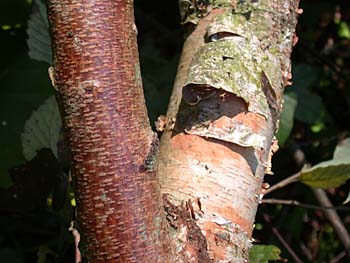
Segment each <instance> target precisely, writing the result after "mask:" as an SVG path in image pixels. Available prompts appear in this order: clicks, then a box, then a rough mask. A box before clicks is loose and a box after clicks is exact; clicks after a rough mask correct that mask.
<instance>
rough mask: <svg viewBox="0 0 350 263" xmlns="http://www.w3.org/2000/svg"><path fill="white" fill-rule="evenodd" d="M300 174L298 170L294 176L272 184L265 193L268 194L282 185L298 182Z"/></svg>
mask: <svg viewBox="0 0 350 263" xmlns="http://www.w3.org/2000/svg"><path fill="white" fill-rule="evenodd" d="M299 176H300V172H297V173H296V174H293V175H292V176H289V177H287V178H286V179H284V180H282V181H280V182H278V183H277V184H274V185H273V186H271V187H270V188H269V189H267V190H266V192H265V194H264V195H267V194H269V193H271V192H273V191H275V190H277V189H280V188H282V187H285V186H286V185H288V184H291V183H294V182H297V181H298V179H299Z"/></svg>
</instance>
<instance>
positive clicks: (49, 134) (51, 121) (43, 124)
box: [21, 96, 61, 160]
mask: <svg viewBox="0 0 350 263" xmlns="http://www.w3.org/2000/svg"><path fill="white" fill-rule="evenodd" d="M60 129H61V119H60V113H59V111H58V106H57V103H56V100H55V97H54V96H50V97H49V98H48V99H47V100H46V101H45V102H44V104H42V105H41V106H40V107H39V108H38V110H36V111H34V112H33V113H32V115H31V116H30V118H29V119H28V120H27V121H26V123H25V125H24V131H23V133H22V135H21V141H22V149H23V155H24V157H25V158H26V159H27V160H31V159H32V158H34V157H35V156H36V154H37V151H39V150H40V149H42V148H50V149H51V150H52V152H53V153H54V154H55V156H56V157H57V142H58V141H59V134H60Z"/></svg>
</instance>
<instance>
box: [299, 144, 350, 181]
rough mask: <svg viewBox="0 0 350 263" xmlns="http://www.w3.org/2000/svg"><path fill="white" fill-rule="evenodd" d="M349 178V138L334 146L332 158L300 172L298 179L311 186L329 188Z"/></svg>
mask: <svg viewBox="0 0 350 263" xmlns="http://www.w3.org/2000/svg"><path fill="white" fill-rule="evenodd" d="M349 178H350V138H347V139H345V140H344V141H342V142H341V143H339V144H338V146H337V147H336V148H335V151H334V154H333V159H332V160H329V161H325V162H321V163H319V164H317V165H315V166H313V167H311V168H309V169H306V170H304V171H302V172H301V175H300V178H299V179H300V181H301V182H302V183H304V184H307V185H309V186H312V187H318V188H331V187H337V186H339V185H341V184H344V183H345V182H346V180H348V179H349Z"/></svg>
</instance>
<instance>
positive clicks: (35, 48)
mask: <svg viewBox="0 0 350 263" xmlns="http://www.w3.org/2000/svg"><path fill="white" fill-rule="evenodd" d="M27 34H28V39H27V44H28V46H29V56H30V58H32V59H36V60H39V61H44V62H47V63H49V64H51V62H52V51H51V39H50V35H49V23H48V20H47V14H46V6H45V4H44V3H43V1H42V0H35V1H34V5H33V12H32V14H31V16H30V19H29V21H28V29H27Z"/></svg>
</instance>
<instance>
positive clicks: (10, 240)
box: [0, 0, 350, 263]
mask: <svg viewBox="0 0 350 263" xmlns="http://www.w3.org/2000/svg"><path fill="white" fill-rule="evenodd" d="M301 7H302V8H303V9H304V13H303V14H302V15H301V16H300V19H299V24H298V36H299V43H298V44H297V46H296V47H295V49H294V52H293V85H292V87H287V88H286V94H287V95H288V96H290V98H292V100H294V101H295V102H296V108H295V112H294V110H293V109H294V108H293V107H292V109H291V110H290V111H291V114H292V115H291V117H292V118H293V119H291V120H289V124H290V125H289V126H290V129H292V130H289V128H288V127H287V128H286V129H285V131H284V134H282V135H281V134H280V135H279V136H280V137H281V138H284V139H283V141H285V143H284V144H283V145H282V146H281V148H280V150H279V151H278V153H277V154H275V156H274V160H273V170H274V173H275V175H273V176H267V177H266V180H267V181H268V182H269V183H270V184H271V185H272V184H274V183H277V182H279V181H281V180H282V179H283V178H286V177H288V176H290V175H292V174H293V173H295V172H297V171H299V170H300V169H301V167H302V165H303V164H304V163H305V162H308V163H311V164H315V163H318V162H320V161H323V160H327V159H330V158H331V157H332V154H333V150H334V148H335V146H336V144H337V143H338V142H339V141H340V140H341V139H342V138H345V137H347V136H348V132H349V126H350V121H349V119H350V118H349V117H350V108H349V102H350V94H349V93H350V89H349V78H350V77H349V76H350V74H349V73H350V72H349V71H350V65H349V63H350V60H349V56H350V52H349V51H350V30H349V25H350V24H349V23H350V4H349V3H348V1H346V0H344V1H326V0H324V1H322V0H319V1H316V0H302V1H301ZM31 11H32V1H31V0H1V2H0V27H1V28H0V54H1V60H0V94H1V95H0V135H1V136H0V160H1V161H0V187H1V188H0V262H13V263H15V262H39V263H40V262H73V254H74V245H73V237H72V235H71V234H70V232H68V231H67V229H68V227H69V224H70V220H71V219H72V217H74V199H72V198H71V197H70V196H71V195H69V193H68V198H64V197H63V198H57V195H59V193H60V187H61V188H62V187H63V188H64V187H67V186H66V184H65V183H64V180H65V179H64V178H65V176H64V175H62V174H65V172H67V169H66V168H67V167H66V166H65V165H64V164H63V165H62V162H61V163H59V162H58V161H57V160H56V158H55V157H54V156H53V155H52V154H51V152H50V151H47V150H42V151H40V152H39V153H38V154H37V156H36V157H35V158H34V159H33V160H32V161H30V162H26V159H25V158H24V155H23V153H22V144H21V134H22V132H23V130H24V124H25V121H26V120H27V119H28V118H29V117H30V115H31V114H32V112H33V111H34V110H35V109H37V108H38V107H39V106H40V105H42V104H43V103H44V101H45V100H46V99H47V98H48V97H49V96H50V95H51V94H53V90H52V88H51V86H50V82H49V79H48V76H47V68H48V66H49V65H48V64H47V63H45V62H39V61H35V60H32V59H30V58H29V56H28V46H27V43H26V39H27V33H26V30H27V21H28V19H29V16H30V14H31ZM135 17H136V22H137V26H138V31H139V35H138V41H139V50H140V60H141V68H142V75H143V83H144V88H145V97H146V101H147V107H148V111H149V116H150V120H151V123H152V124H153V123H154V121H155V120H156V118H157V116H159V115H161V114H165V112H166V107H167V104H168V101H169V96H170V93H171V88H172V82H173V80H174V77H175V73H176V67H177V62H178V59H179V55H180V52H181V45H182V42H183V40H184V37H183V35H184V32H183V29H182V26H181V25H180V17H179V13H178V7H177V1H176V0H168V1H160V0H153V1H141V0H135ZM286 101H288V98H287V99H286ZM293 114H294V115H293ZM291 124H293V125H291ZM281 125H285V124H283V120H282V124H281ZM287 126H288V125H287ZM289 133H290V134H289ZM300 153H302V154H304V156H303V157H302V160H300V158H297V157H298V156H300ZM298 154H299V155H298ZM60 161H62V158H61V159H60ZM62 166H63V167H62ZM43 167H44V168H43ZM62 178H63V179H62ZM327 192H328V195H329V197H330V198H331V200H332V202H333V203H334V205H336V206H341V205H342V202H343V201H344V200H345V199H346V197H347V195H348V192H349V185H346V184H345V185H343V186H341V187H338V188H333V189H328V190H327ZM57 193H58V194H57ZM268 197H269V198H270V197H271V198H272V197H273V198H279V199H290V200H298V201H299V202H302V203H307V204H314V205H318V203H317V200H316V199H315V197H314V196H313V193H312V191H310V187H308V186H305V185H303V184H300V183H296V184H291V185H289V186H287V187H285V188H283V189H281V190H278V191H276V192H274V193H273V194H271V196H268ZM69 200H71V202H69ZM64 201H65V203H64ZM72 204H73V207H72ZM345 208H346V207H345ZM345 208H344V207H343V209H341V210H339V211H338V212H339V215H340V217H341V219H342V222H343V224H344V225H345V226H346V227H347V228H348V229H349V225H350V216H349V213H348V212H349V211H348V210H346V209H345ZM272 229H273V230H274V231H275V232H272ZM276 230H277V234H276ZM278 234H280V235H281V236H283V237H284V239H285V241H286V242H287V244H288V245H287V247H288V248H289V249H291V250H293V251H294V252H295V253H296V254H297V255H298V256H299V257H300V258H301V259H302V260H303V261H304V262H333V263H335V262H349V261H350V258H349V256H348V255H346V253H345V252H344V248H343V246H342V244H341V242H340V241H339V237H338V236H337V235H336V234H335V233H334V230H333V228H332V226H331V224H330V223H329V221H328V220H327V219H326V217H325V215H324V213H323V211H322V210H320V209H310V208H305V207H303V206H283V205H269V204H262V205H261V206H260V208H259V211H258V215H257V221H256V230H255V232H254V238H255V239H256V240H257V242H258V243H261V244H273V245H276V246H277V247H279V248H280V249H281V250H282V253H281V257H282V258H285V259H289V262H294V259H293V258H292V257H291V256H290V252H289V251H288V249H286V246H285V245H283V244H282V243H281V242H280V240H279V239H278V237H277V236H278Z"/></svg>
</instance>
